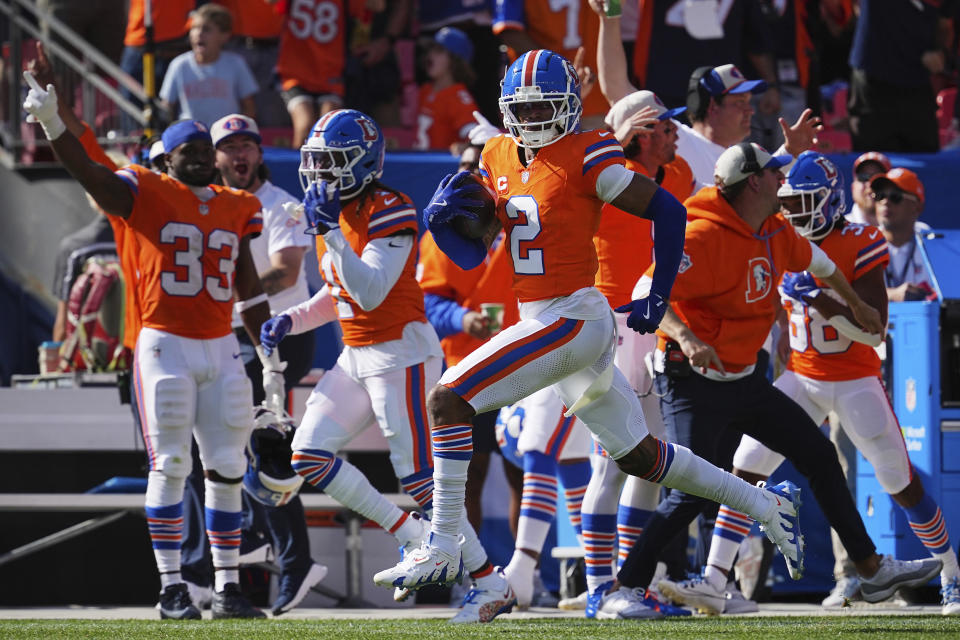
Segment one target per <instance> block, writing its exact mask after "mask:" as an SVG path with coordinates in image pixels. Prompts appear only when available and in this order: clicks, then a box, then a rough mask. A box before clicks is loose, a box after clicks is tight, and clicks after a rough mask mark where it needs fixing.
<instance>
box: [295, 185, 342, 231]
mask: <svg viewBox="0 0 960 640" xmlns="http://www.w3.org/2000/svg"><path fill="white" fill-rule="evenodd" d="M303 213H304V215H306V217H307V230H306V233H309V234H310V235H314V236H315V235H323V234H325V233H326V232H327V231H330V230H331V229H339V228H340V187H336V188H334V189H333V193H330V189H329V187H328V185H327V183H326V182H324V181H322V180H321V181H320V182H314V183H313V184H312V185H310V188H309V189H307V193H306V194H305V195H304V196H303Z"/></svg>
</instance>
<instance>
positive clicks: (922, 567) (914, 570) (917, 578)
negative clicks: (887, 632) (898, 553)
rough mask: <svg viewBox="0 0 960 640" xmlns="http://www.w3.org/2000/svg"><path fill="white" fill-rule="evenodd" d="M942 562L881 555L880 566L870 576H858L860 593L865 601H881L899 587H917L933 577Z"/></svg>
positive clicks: (932, 559) (938, 570) (938, 571)
mask: <svg viewBox="0 0 960 640" xmlns="http://www.w3.org/2000/svg"><path fill="white" fill-rule="evenodd" d="M942 568H943V562H941V561H940V560H938V559H936V558H924V559H922V560H897V559H896V558H894V557H893V556H883V557H882V558H881V559H880V568H879V569H878V570H877V572H876V573H875V574H874V575H873V576H872V577H870V578H865V577H863V576H860V594H861V595H862V596H863V599H864V600H866V601H867V602H882V601H883V600H886V599H887V598H889V597H890V596H892V595H893V594H894V593H896V591H897V589H900V588H901V587H919V586H921V585H924V584H926V583H927V582H929V581H930V580H932V579H933V578H934V576H936V575H937V574H938V573H940V569H942Z"/></svg>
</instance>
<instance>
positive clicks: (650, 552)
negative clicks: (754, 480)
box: [617, 367, 876, 587]
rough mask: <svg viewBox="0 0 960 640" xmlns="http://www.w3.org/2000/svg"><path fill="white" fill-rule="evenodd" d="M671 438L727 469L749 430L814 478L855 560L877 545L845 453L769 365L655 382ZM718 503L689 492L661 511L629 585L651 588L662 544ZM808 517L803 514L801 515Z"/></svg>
mask: <svg viewBox="0 0 960 640" xmlns="http://www.w3.org/2000/svg"><path fill="white" fill-rule="evenodd" d="M654 382H655V385H656V389H657V393H658V394H660V395H661V396H662V397H661V399H660V410H661V412H662V413H663V422H664V425H665V426H666V428H667V434H668V438H670V439H674V441H675V442H676V443H677V444H681V445H683V446H685V447H687V448H689V449H690V450H691V451H693V452H694V453H695V454H697V455H699V456H700V457H702V458H704V459H706V460H708V461H709V462H712V463H713V464H715V465H717V466H718V467H721V468H723V469H730V468H731V465H732V464H733V454H734V452H735V451H736V447H737V445H738V444H739V442H740V437H741V434H744V433H745V434H747V435H750V436H753V437H754V438H756V439H757V440H759V441H760V442H762V443H763V444H765V445H766V446H767V447H769V448H770V449H773V450H774V451H777V452H778V453H781V454H783V455H784V456H785V457H786V458H787V459H788V460H789V461H790V462H791V463H793V465H794V466H795V467H796V468H797V470H798V471H799V472H800V473H801V474H803V475H804V476H805V477H806V478H807V480H808V481H809V483H810V488H811V489H812V491H813V494H814V496H815V497H816V499H817V502H818V503H819V504H820V508H821V509H822V510H823V513H824V515H826V517H827V520H828V521H829V522H830V526H832V527H833V528H834V529H835V530H836V532H837V534H839V536H840V539H841V540H842V541H843V545H844V547H846V549H847V551H848V552H849V553H850V557H851V558H852V559H853V560H854V562H857V561H860V560H865V559H866V558H868V557H869V556H870V555H872V554H873V553H874V552H875V551H876V547H874V545H873V542H872V541H871V540H870V537H869V536H868V535H867V531H866V529H865V528H864V525H863V520H862V519H861V518H860V514H859V513H857V508H856V505H855V504H854V502H853V499H852V498H851V496H850V492H849V491H838V490H837V488H838V487H845V486H846V480H845V479H844V476H843V471H842V469H841V468H840V463H839V461H838V460H837V453H836V450H835V449H834V447H833V445H832V444H831V443H830V441H829V440H828V439H827V438H826V437H825V436H824V435H823V434H822V433H821V432H820V430H819V428H818V427H817V425H815V424H814V423H813V421H812V420H811V419H810V417H809V416H807V414H806V412H805V411H804V410H803V409H802V408H800V405H798V404H797V403H795V402H794V401H793V400H791V399H790V398H788V397H787V396H785V395H784V394H783V393H782V392H781V391H780V390H779V389H777V388H775V387H774V386H773V385H771V384H770V382H769V381H768V380H767V379H766V376H765V372H764V370H763V369H762V368H761V367H757V369H756V370H755V371H754V372H753V374H751V375H750V376H747V377H746V378H742V379H740V380H734V381H729V382H716V381H713V380H709V379H707V378H704V377H703V376H701V375H700V374H698V373H690V374H689V375H688V376H687V377H682V378H670V377H668V376H665V375H663V374H657V377H656V380H655V381H654ZM717 509H718V505H716V503H712V502H710V501H709V500H706V499H705V498H699V497H696V496H692V495H690V494H687V493H684V492H682V491H676V490H674V491H671V492H670V496H669V497H668V498H667V499H666V500H665V501H663V502H661V503H660V505H659V506H658V507H657V510H656V511H654V512H653V515H652V516H651V517H650V520H649V521H648V522H647V526H646V527H645V528H644V530H643V533H642V534H641V535H640V537H639V538H638V539H637V542H636V544H635V545H634V547H633V549H631V550H630V555H629V556H628V557H627V560H626V561H625V562H624V563H623V567H622V568H621V569H620V573H619V575H618V576H617V577H618V579H619V580H620V582H621V583H623V584H624V585H625V586H628V587H646V586H647V585H648V584H649V582H650V580H651V578H652V577H653V573H654V570H655V568H656V558H657V554H658V553H659V551H660V549H661V548H663V546H664V545H665V544H666V543H667V542H669V541H670V539H671V538H672V537H673V536H674V535H675V534H676V533H677V532H678V531H681V530H684V529H685V528H686V527H687V526H688V525H689V524H690V522H691V521H692V520H693V519H694V518H695V517H696V516H697V515H699V514H701V513H704V514H707V516H708V517H711V518H715V517H716V512H717ZM801 522H802V520H801Z"/></svg>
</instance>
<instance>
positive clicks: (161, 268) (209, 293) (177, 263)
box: [117, 165, 263, 340]
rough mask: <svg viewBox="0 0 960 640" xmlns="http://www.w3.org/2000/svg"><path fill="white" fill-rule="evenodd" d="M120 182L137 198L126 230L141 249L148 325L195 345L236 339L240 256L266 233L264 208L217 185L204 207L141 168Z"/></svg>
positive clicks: (184, 189)
mask: <svg viewBox="0 0 960 640" xmlns="http://www.w3.org/2000/svg"><path fill="white" fill-rule="evenodd" d="M117 176H119V177H120V178H121V179H122V180H123V181H124V182H126V183H127V185H128V186H129V187H130V190H131V191H132V192H133V195H134V205H133V211H132V212H131V214H130V217H129V218H127V220H126V224H127V226H128V227H129V228H130V230H131V232H132V233H133V235H134V240H135V242H136V248H137V256H136V273H137V275H138V277H137V279H136V280H135V281H134V283H133V286H135V287H136V289H137V291H136V293H137V299H138V300H139V304H140V314H141V322H142V326H144V327H148V328H151V329H159V330H161V331H167V332H169V333H172V334H174V335H177V336H182V337H185V338H194V339H199V340H202V339H209V338H219V337H221V336H225V335H227V334H228V333H230V319H231V314H232V312H233V278H234V275H235V270H236V262H237V252H238V250H239V247H240V241H241V239H243V238H244V237H245V236H248V235H252V234H258V233H260V230H261V228H262V226H263V218H262V216H261V213H260V209H261V207H260V201H259V200H257V198H256V197H254V196H253V195H251V194H248V193H245V192H242V191H235V190H233V189H229V188H227V187H220V186H213V185H211V187H210V189H211V190H212V192H213V197H211V198H210V199H208V200H206V201H202V200H200V199H199V198H198V197H197V196H196V195H194V193H193V191H191V190H190V188H189V187H188V186H187V185H185V184H183V183H181V182H178V181H176V180H174V179H173V178H170V177H168V176H166V175H159V174H156V173H153V172H152V171H150V170H148V169H145V168H143V167H140V166H137V165H131V166H129V167H126V168H123V169H120V170H119V171H117Z"/></svg>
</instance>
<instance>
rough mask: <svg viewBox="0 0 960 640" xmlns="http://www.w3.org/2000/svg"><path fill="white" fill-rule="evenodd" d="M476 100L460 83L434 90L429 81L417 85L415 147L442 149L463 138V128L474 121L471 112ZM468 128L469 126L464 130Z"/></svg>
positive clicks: (475, 122) (447, 148)
mask: <svg viewBox="0 0 960 640" xmlns="http://www.w3.org/2000/svg"><path fill="white" fill-rule="evenodd" d="M476 110H477V103H476V102H474V101H473V96H471V95H470V92H469V91H467V87H466V86H464V85H463V84H461V83H456V84H453V85H451V86H449V87H447V88H446V89H440V90H439V91H436V92H435V91H434V90H433V85H432V84H425V85H423V86H422V87H420V113H418V114H417V139H416V141H415V142H414V145H413V146H414V148H416V149H443V150H444V151H448V150H449V149H450V145H452V144H453V143H454V142H459V141H462V140H464V139H465V137H464V135H463V131H462V130H463V129H464V127H466V126H467V125H470V126H471V127H472V126H474V125H476V124H477V121H476V120H474V119H473V112H474V111H476ZM467 131H469V129H468V130H467Z"/></svg>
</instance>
